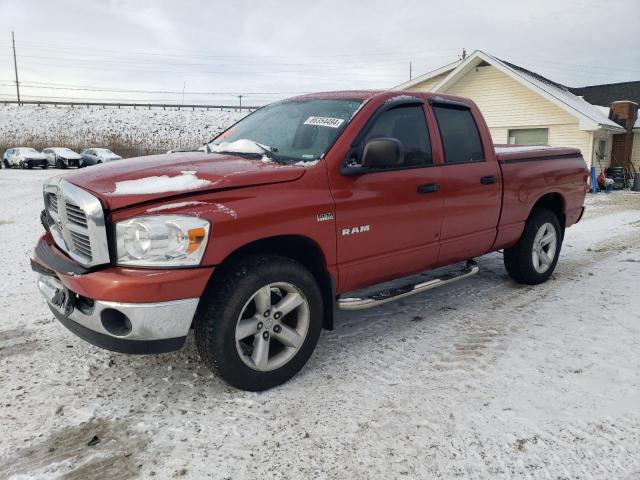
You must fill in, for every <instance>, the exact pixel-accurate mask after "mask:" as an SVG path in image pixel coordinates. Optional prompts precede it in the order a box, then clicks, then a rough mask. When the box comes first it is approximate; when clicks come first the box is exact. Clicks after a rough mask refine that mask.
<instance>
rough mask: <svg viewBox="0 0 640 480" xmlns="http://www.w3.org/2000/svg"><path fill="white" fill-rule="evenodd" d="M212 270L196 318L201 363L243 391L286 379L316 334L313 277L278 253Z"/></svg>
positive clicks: (317, 301) (317, 296) (319, 314)
mask: <svg viewBox="0 0 640 480" xmlns="http://www.w3.org/2000/svg"><path fill="white" fill-rule="evenodd" d="M223 268H224V267H223ZM217 275H219V276H217V277H215V280H214V281H212V282H211V284H210V285H209V287H207V290H206V291H205V293H204V295H203V297H202V299H201V300H200V305H199V306H198V311H197V313H196V318H195V337H196V345H197V348H198V352H199V353H200V356H201V357H202V359H203V360H204V362H205V364H206V365H207V366H208V367H209V368H210V369H211V370H213V371H214V372H215V373H216V374H218V375H219V376H220V377H221V378H222V379H223V380H224V381H225V382H227V383H228V384H230V385H233V386H234V387H237V388H240V389H242V390H249V391H260V390H266V389H269V388H272V387H275V386H277V385H280V384H282V383H284V382H286V381H287V380H289V379H290V378H291V377H293V376H294V375H295V374H296V373H298V371H299V370H300V369H301V368H302V367H303V366H304V365H305V363H306V362H307V360H308V359H309V357H311V354H312V353H313V350H314V348H315V346H316V344H317V343H318V338H319V337H320V331H321V329H322V318H323V310H322V309H323V306H322V294H321V292H320V288H319V286H318V284H317V282H316V280H315V278H314V277H313V275H312V274H311V273H310V272H309V271H308V270H307V269H306V268H305V267H303V266H302V265H301V264H299V263H298V262H296V261H295V260H292V259H290V258H287V257H281V256H277V255H256V256H252V257H247V258H245V259H242V260H240V261H238V262H236V263H234V264H232V265H229V266H228V267H227V268H225V269H224V271H221V272H220V273H218V274H217ZM265 352H266V353H265Z"/></svg>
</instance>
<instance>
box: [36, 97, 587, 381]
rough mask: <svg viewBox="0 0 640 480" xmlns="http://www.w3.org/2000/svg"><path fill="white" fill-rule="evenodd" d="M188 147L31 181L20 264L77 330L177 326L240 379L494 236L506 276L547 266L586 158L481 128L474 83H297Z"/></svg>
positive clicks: (261, 373) (117, 338)
mask: <svg viewBox="0 0 640 480" xmlns="http://www.w3.org/2000/svg"><path fill="white" fill-rule="evenodd" d="M204 150H205V151H199V152H191V153H189V152H181V153H175V154H167V155H158V156H149V157H141V158H134V159H129V160H125V161H121V162H113V163H111V164H104V165H100V166H98V167H96V168H95V169H91V170H82V171H78V172H74V173H71V174H67V175H64V176H61V177H56V178H53V179H51V180H49V181H48V182H47V183H46V184H45V185H44V192H43V193H44V203H45V209H44V210H43V213H42V215H41V221H42V223H43V225H44V227H45V229H46V233H45V234H44V235H43V236H42V238H41V239H40V240H39V242H38V245H37V247H36V249H35V253H34V256H33V259H32V268H33V269H34V270H35V271H36V272H37V273H38V274H39V275H38V286H39V289H40V291H41V292H42V293H43V295H44V296H45V298H46V300H47V303H48V305H49V307H50V308H51V310H52V311H53V313H54V315H55V316H56V317H57V318H58V319H59V320H60V322H62V324H63V325H65V326H66V327H67V328H68V329H70V330H71V331H72V332H74V333H76V334H77V335H78V336H80V337H82V338H84V339H85V340H87V341H88V342H91V343H92V344H94V345H97V346H100V347H104V348H107V349H110V350H114V351H117V352H124V353H159V352H167V351H173V350H177V349H179V348H181V347H182V345H183V343H184V341H185V338H186V336H187V334H188V332H189V330H190V329H191V328H193V329H194V330H195V340H196V345H197V349H198V352H199V353H200V355H201V357H202V359H203V360H204V362H206V364H207V365H208V366H209V367H211V368H212V369H213V370H214V371H215V372H217V373H218V374H219V375H220V376H221V377H222V378H223V379H224V380H225V381H227V382H228V383H229V384H231V385H234V386H236V387H239V388H242V389H247V390H262V389H267V388H270V387H273V386H275V385H278V384H281V383H283V382H285V381H286V380H288V379H289V378H291V377H292V376H293V375H295V374H296V373H297V372H298V371H299V370H300V369H301V368H302V366H303V365H304V364H305V362H306V361H307V360H308V359H309V357H310V356H311V353H312V351H313V349H314V348H315V346H316V343H317V342H318V338H319V336H320V331H321V330H322V329H323V328H326V329H331V328H332V327H333V321H334V316H335V313H334V312H335V310H336V309H362V308H368V307H373V306H376V305H380V304H382V303H385V302H388V301H391V300H394V299H397V298H403V297H406V296H407V295H413V294H416V293H419V292H423V291H425V290H428V289H430V288H434V287H437V286H440V285H444V284H446V283H449V282H452V281H455V280H459V279H462V278H466V277H468V276H470V275H472V274H474V273H475V272H477V271H478V267H477V265H476V264H475V263H474V262H473V258H474V257H477V256H480V255H483V254H485V253H487V252H491V251H495V250H504V263H505V267H506V269H507V272H508V273H509V275H511V277H512V278H513V279H514V280H515V281H517V282H521V283H527V284H536V283H540V282H543V281H545V280H546V279H547V278H549V276H550V275H551V273H552V272H553V270H554V268H555V265H556V262H557V261H558V255H559V253H560V246H561V244H562V239H563V235H564V229H565V228H567V227H569V226H571V225H573V224H574V223H576V222H578V221H579V220H580V217H581V216H582V213H583V211H584V207H583V201H584V197H585V192H586V180H587V176H588V174H587V168H586V165H585V162H584V160H583V159H582V156H581V154H580V151H579V150H576V149H569V148H547V147H529V146H527V147H524V146H506V145H505V146H494V144H493V142H492V140H491V136H490V133H489V129H488V128H487V125H486V124H485V122H484V119H483V117H482V115H481V114H480V112H479V110H478V108H477V107H476V105H475V104H474V103H473V102H472V101H470V100H468V99H465V98H459V97H452V96H446V95H440V94H430V93H424V94H423V93H414V92H388V91H387V92H360V91H351V92H338V93H321V94H312V95H305V96H301V97H296V98H293V99H289V100H285V101H281V102H278V103H275V104H271V105H269V106H266V107H264V108H261V109H259V110H257V111H255V112H254V113H252V114H251V115H249V116H247V117H245V118H244V119H243V120H241V121H239V122H238V123H236V124H235V125H233V126H232V127H231V128H229V129H228V130H226V131H225V132H223V133H222V134H220V135H219V136H217V137H216V138H214V139H213V140H212V141H211V142H210V143H209V144H207V145H206V146H205V148H204ZM458 262H465V263H464V265H463V266H462V268H461V269H460V270H459V271H454V272H451V273H449V274H447V275H445V276H441V277H438V278H433V279H431V280H429V281H425V282H422V283H419V284H412V283H408V284H406V285H403V286H401V287H397V288H386V289H384V288H381V289H379V290H377V291H375V293H373V294H370V295H367V296H354V295H353V294H352V295H349V293H348V292H353V291H355V290H357V289H361V288H363V287H372V286H375V285H376V284H379V283H381V282H385V281H388V280H390V279H396V278H400V277H404V276H408V275H411V274H415V273H417V272H422V271H425V270H429V269H433V268H435V267H440V266H445V265H451V264H455V263H458ZM394 283H395V282H394ZM374 290H375V289H374Z"/></svg>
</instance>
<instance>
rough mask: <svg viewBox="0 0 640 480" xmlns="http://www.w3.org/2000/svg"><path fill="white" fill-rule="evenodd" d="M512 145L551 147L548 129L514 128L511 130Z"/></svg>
mask: <svg viewBox="0 0 640 480" xmlns="http://www.w3.org/2000/svg"><path fill="white" fill-rule="evenodd" d="M509 143H510V144H512V145H549V129H548V128H514V129H511V130H509Z"/></svg>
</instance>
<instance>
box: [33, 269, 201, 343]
mask: <svg viewBox="0 0 640 480" xmlns="http://www.w3.org/2000/svg"><path fill="white" fill-rule="evenodd" d="M38 289H39V290H40V293H41V294H42V295H43V296H44V298H45V300H46V301H47V304H48V305H49V308H50V309H51V311H52V312H53V314H54V315H55V316H56V318H57V319H58V320H60V323H62V324H63V325H64V326H65V327H67V328H68V329H69V330H71V331H72V332H73V333H75V334H76V335H78V336H79V337H80V338H82V339H84V340H86V341H87V342H89V343H91V344H93V345H96V346H98V347H102V348H106V349H107V350H112V351H115V352H120V353H136V354H145V353H163V352H170V351H174V350H179V349H180V348H181V347H182V345H183V344H184V341H185V338H186V336H187V333H188V332H189V328H190V327H191V322H192V320H193V316H194V314H195V312H196V308H197V307H198V301H199V299H198V298H190V299H185V300H174V301H171V302H158V303H120V302H106V301H101V300H91V299H88V298H86V297H82V296H80V295H77V294H76V293H75V292H72V291H71V290H69V289H67V288H66V287H65V286H64V285H63V284H62V282H60V281H59V280H58V279H57V278H56V277H54V276H49V275H45V274H43V273H40V274H39V276H38Z"/></svg>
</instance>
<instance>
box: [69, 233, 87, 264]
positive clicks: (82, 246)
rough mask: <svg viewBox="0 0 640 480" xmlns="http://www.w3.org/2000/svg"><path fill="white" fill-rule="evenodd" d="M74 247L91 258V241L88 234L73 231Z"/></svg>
mask: <svg viewBox="0 0 640 480" xmlns="http://www.w3.org/2000/svg"><path fill="white" fill-rule="evenodd" d="M71 238H72V240H73V246H74V248H75V249H76V250H77V251H79V252H80V253H82V254H83V255H84V256H85V257H87V258H88V259H89V260H91V241H90V240H89V236H88V235H83V234H82V233H76V232H74V231H71Z"/></svg>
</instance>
